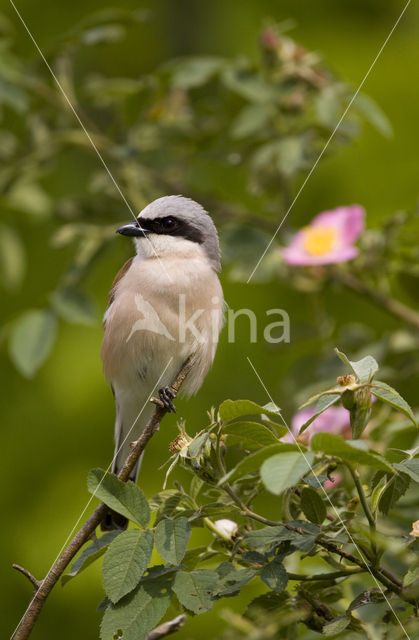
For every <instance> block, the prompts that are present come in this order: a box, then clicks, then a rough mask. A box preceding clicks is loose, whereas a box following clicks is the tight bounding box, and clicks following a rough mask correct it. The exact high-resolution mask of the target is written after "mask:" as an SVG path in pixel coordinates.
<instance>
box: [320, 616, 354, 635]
mask: <svg viewBox="0 0 419 640" xmlns="http://www.w3.org/2000/svg"><path fill="white" fill-rule="evenodd" d="M350 621H351V619H350V617H349V616H338V617H337V618H333V620H331V621H330V622H327V623H326V624H325V625H324V627H323V629H322V634H323V635H324V636H334V635H336V634H337V633H340V632H341V631H343V630H344V629H346V627H347V626H348V624H349V623H350Z"/></svg>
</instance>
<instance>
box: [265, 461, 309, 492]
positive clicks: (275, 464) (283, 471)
mask: <svg viewBox="0 0 419 640" xmlns="http://www.w3.org/2000/svg"><path fill="white" fill-rule="evenodd" d="M313 460H314V453H312V452H311V451H308V452H307V453H304V454H303V453H300V452H299V451H298V452H297V451H288V452H284V453H278V454H276V455H274V456H272V457H271V458H268V459H267V460H265V462H264V463H263V464H262V467H261V469H260V475H261V478H262V482H263V484H264V485H265V487H266V488H267V489H268V491H270V492H271V493H274V494H275V495H280V494H281V493H282V492H283V491H285V489H289V488H290V487H293V486H294V485H295V484H297V482H298V481H299V480H301V478H302V477H303V476H305V475H306V474H307V473H308V472H309V471H310V470H311V465H312V463H313Z"/></svg>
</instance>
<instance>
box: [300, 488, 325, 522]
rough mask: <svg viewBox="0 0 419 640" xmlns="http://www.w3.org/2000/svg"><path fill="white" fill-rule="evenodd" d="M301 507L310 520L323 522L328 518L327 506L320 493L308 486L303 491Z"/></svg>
mask: <svg viewBox="0 0 419 640" xmlns="http://www.w3.org/2000/svg"><path fill="white" fill-rule="evenodd" d="M301 509H302V511H303V513H304V515H305V517H306V518H307V520H310V522H314V523H315V524H321V523H322V522H323V520H324V519H325V518H326V506H325V504H324V502H323V500H322V499H321V497H320V496H319V494H318V493H317V492H316V491H314V489H310V488H308V487H304V489H303V490H302V492H301Z"/></svg>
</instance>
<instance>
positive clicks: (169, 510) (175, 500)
mask: <svg viewBox="0 0 419 640" xmlns="http://www.w3.org/2000/svg"><path fill="white" fill-rule="evenodd" d="M194 478H195V476H194ZM182 497H183V496H182V494H181V492H180V491H176V490H175V489H167V490H165V491H161V492H160V493H159V494H158V495H157V496H154V498H152V500H150V509H151V510H152V511H154V510H155V509H157V513H156V519H155V521H154V526H156V525H158V524H159V522H160V521H161V520H164V518H170V517H171V516H172V515H173V514H174V512H175V511H176V507H177V506H178V505H179V503H180V501H181V500H182Z"/></svg>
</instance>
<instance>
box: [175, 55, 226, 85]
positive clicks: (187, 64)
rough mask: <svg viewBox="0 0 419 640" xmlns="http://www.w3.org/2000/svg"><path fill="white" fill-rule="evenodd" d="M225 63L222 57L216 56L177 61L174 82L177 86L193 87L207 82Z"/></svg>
mask: <svg viewBox="0 0 419 640" xmlns="http://www.w3.org/2000/svg"><path fill="white" fill-rule="evenodd" d="M222 64H223V59H222V58H217V57H215V56H213V57H211V56H207V57H204V56H202V57H195V58H191V57H190V58H188V59H186V60H181V61H179V62H177V63H175V67H174V71H173V74H172V83H173V85H174V86H175V87H180V88H182V89H192V88H194V87H200V86H202V85H204V84H206V83H207V82H208V81H209V80H211V78H212V77H213V76H214V75H215V74H216V73H217V71H218V70H219V69H220V68H221V66H222Z"/></svg>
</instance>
